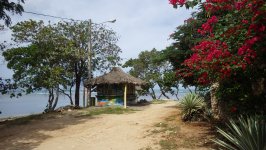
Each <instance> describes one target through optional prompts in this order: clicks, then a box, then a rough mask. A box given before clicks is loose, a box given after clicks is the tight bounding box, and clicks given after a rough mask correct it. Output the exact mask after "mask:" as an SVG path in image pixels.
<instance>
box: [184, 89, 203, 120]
mask: <svg viewBox="0 0 266 150" xmlns="http://www.w3.org/2000/svg"><path fill="white" fill-rule="evenodd" d="M179 106H180V108H181V110H182V112H181V113H182V120H184V121H190V120H195V119H198V118H197V117H199V116H200V115H201V114H203V112H204V107H205V103H204V100H203V98H202V97H200V96H199V95H197V94H195V93H189V94H187V95H185V96H184V97H183V98H182V99H181V101H180V104H179Z"/></svg>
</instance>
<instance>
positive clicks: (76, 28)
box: [58, 21, 121, 106]
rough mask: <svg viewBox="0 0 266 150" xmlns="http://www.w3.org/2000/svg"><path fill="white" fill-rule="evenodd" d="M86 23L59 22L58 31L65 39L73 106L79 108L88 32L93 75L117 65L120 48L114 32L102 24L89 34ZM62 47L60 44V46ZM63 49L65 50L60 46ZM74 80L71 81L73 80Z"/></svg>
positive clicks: (85, 66) (84, 73)
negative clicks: (72, 86) (73, 94)
mask: <svg viewBox="0 0 266 150" xmlns="http://www.w3.org/2000/svg"><path fill="white" fill-rule="evenodd" d="M88 27H89V26H88V22H87V21H84V22H61V23H59V24H58V29H59V31H60V33H61V36H62V37H64V38H65V39H67V41H65V42H67V45H68V46H67V49H69V50H70V51H68V53H69V54H68V58H69V59H68V63H69V66H68V67H69V68H68V70H69V71H68V72H70V75H71V73H73V74H72V75H71V78H70V79H69V81H70V83H73V82H75V87H76V88H75V89H76V90H75V105H76V106H79V99H80V98H79V95H80V94H79V91H80V85H81V83H82V81H84V80H85V79H86V78H88V72H87V71H88V69H87V68H88V67H87V65H88V62H87V60H88V42H89V41H88V40H89V38H88V37H89V33H91V40H92V41H91V43H92V66H93V67H92V68H93V70H92V72H93V71H101V72H104V71H106V70H108V69H110V68H111V67H112V66H116V65H118V64H119V61H120V60H121V58H120V57H119V53H120V52H121V49H120V48H119V47H118V46H117V45H116V43H117V41H118V38H117V36H116V34H115V32H114V31H113V30H110V29H107V28H106V27H105V26H104V25H101V24H100V25H97V24H93V26H92V31H91V32H89V31H88ZM62 45H63V44H62ZM63 49H65V48H64V47H63ZM73 77H74V78H73Z"/></svg>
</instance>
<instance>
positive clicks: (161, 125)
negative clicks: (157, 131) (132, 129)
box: [154, 122, 168, 128]
mask: <svg viewBox="0 0 266 150" xmlns="http://www.w3.org/2000/svg"><path fill="white" fill-rule="evenodd" d="M154 126H155V127H162V128H166V127H167V126H168V124H167V123H164V122H160V123H157V124H155V125H154Z"/></svg>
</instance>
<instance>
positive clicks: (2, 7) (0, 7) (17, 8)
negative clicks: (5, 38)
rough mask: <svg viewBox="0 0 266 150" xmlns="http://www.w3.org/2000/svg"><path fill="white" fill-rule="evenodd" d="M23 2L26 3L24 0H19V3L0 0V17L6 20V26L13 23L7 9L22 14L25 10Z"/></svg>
mask: <svg viewBox="0 0 266 150" xmlns="http://www.w3.org/2000/svg"><path fill="white" fill-rule="evenodd" d="M21 3H24V0H18V3H15V2H9V0H0V19H3V20H4V21H5V25H6V26H10V25H11V18H10V17H9V15H8V13H7V12H6V11H8V12H11V13H12V14H14V13H15V14H20V15H21V14H22V12H23V11H24V9H23V7H22V5H21Z"/></svg>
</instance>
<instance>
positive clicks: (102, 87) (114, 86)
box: [91, 67, 145, 108]
mask: <svg viewBox="0 0 266 150" xmlns="http://www.w3.org/2000/svg"><path fill="white" fill-rule="evenodd" d="M144 84H145V82H144V81H142V80H140V79H138V78H135V77H133V76H131V75H129V74H126V73H125V72H123V70H122V69H121V68H119V67H114V68H112V70H111V71H110V72H109V73H106V74H104V75H102V76H99V77H96V78H94V79H92V81H91V85H92V86H96V91H97V95H96V97H97V102H96V105H98V106H105V105H123V106H124V107H125V108H126V106H127V104H130V103H134V102H136V92H135V90H136V86H141V85H144Z"/></svg>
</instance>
